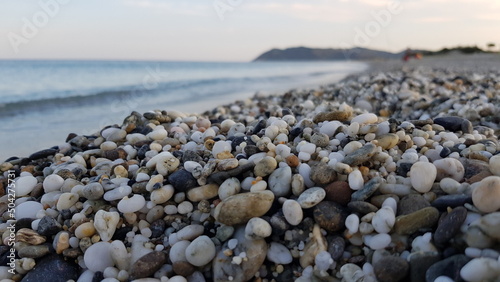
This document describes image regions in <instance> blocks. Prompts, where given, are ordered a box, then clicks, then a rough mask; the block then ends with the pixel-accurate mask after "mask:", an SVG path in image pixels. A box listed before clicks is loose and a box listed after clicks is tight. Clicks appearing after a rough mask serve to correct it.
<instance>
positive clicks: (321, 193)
mask: <svg viewBox="0 0 500 282" xmlns="http://www.w3.org/2000/svg"><path fill="white" fill-rule="evenodd" d="M325 196H326V192H325V190H324V189H323V188H321V187H312V188H309V189H307V190H305V191H304V192H302V194H300V196H299V198H298V199H297V202H298V203H299V204H300V206H301V207H302V208H303V209H309V208H312V207H314V206H315V205H317V204H319V203H320V202H321V201H322V200H323V199H324V198H325Z"/></svg>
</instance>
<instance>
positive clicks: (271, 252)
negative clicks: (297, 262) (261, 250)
mask: <svg viewBox="0 0 500 282" xmlns="http://www.w3.org/2000/svg"><path fill="white" fill-rule="evenodd" d="M267 259H268V260H269V261H272V262H274V263H276V264H289V263H291V262H292V261H293V257H292V254H291V253H290V251H289V250H288V249H287V247H285V246H284V245H282V244H280V243H276V242H271V244H269V249H268V250H267Z"/></svg>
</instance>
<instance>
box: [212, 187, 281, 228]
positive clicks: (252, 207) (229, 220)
mask: <svg viewBox="0 0 500 282" xmlns="http://www.w3.org/2000/svg"><path fill="white" fill-rule="evenodd" d="M273 201H274V194H273V192H271V191H268V190H266V191H259V192H249V193H243V194H236V195H234V196H231V197H228V198H226V199H224V200H222V202H220V203H219V204H218V205H217V207H216V208H215V211H214V217H215V218H216V220H217V221H219V222H220V223H223V224H226V225H236V224H243V223H246V222H247V221H248V220H250V219H251V218H253V217H260V216H262V215H264V214H266V213H267V212H268V211H269V209H270V208H271V206H272V204H273Z"/></svg>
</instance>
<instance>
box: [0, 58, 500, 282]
mask: <svg viewBox="0 0 500 282" xmlns="http://www.w3.org/2000/svg"><path fill="white" fill-rule="evenodd" d="M371 65H372V68H371V69H370V70H369V71H367V72H365V73H360V74H356V75H352V76H349V77H347V78H346V79H344V80H342V81H341V82H338V83H335V84H331V85H326V86H321V87H318V88H316V89H311V90H300V91H299V90H292V91H288V92H286V93H281V94H279V95H255V96H254V97H252V98H249V99H245V100H241V101H235V102H232V101H227V102H228V103H227V104H226V105H223V106H219V107H216V108H214V109H213V110H211V111H206V112H204V113H198V114H194V113H184V112H179V111H164V110H162V109H158V110H153V111H149V112H144V113H139V112H132V113H130V115H128V116H126V117H125V116H124V117H123V118H124V119H123V122H122V123H121V124H111V125H109V126H106V127H104V128H102V129H101V130H100V131H97V132H95V133H94V134H92V135H82V134H81V133H79V130H78V128H75V129H74V131H73V132H74V133H70V132H68V133H69V134H68V137H67V139H66V140H65V142H62V143H64V144H63V145H60V146H56V147H52V148H48V149H46V150H42V151H38V152H33V154H31V155H29V156H26V157H24V158H17V157H13V158H9V159H7V160H2V163H1V164H0V171H1V175H0V196H1V198H0V199H1V200H0V215H1V217H0V234H2V242H0V281H28V282H29V281H68V280H71V281H108V282H111V281H147V282H149V281H151V282H152V281H161V282H165V281H170V282H184V281H193V282H194V281H196V282H197V281H352V282H354V281H366V282H368V281H429V282H432V281H439V282H445V281H500V278H499V277H500V248H499V243H500V154H499V153H500V145H499V142H498V138H499V134H500V96H499V94H500V58H498V56H495V55H484V56H454V57H444V58H424V59H423V60H420V61H410V62H407V63H402V62H374V63H372V64H371ZM230 102H232V103H230ZM55 141H56V140H55ZM61 141H64V140H57V141H56V143H61Z"/></svg>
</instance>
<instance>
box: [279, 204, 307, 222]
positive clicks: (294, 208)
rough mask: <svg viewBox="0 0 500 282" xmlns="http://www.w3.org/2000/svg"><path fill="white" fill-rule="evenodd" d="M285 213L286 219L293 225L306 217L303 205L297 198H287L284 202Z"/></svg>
mask: <svg viewBox="0 0 500 282" xmlns="http://www.w3.org/2000/svg"><path fill="white" fill-rule="evenodd" d="M283 215H284V216H285V219H286V221H287V222H288V223H290V225H293V226H296V225H299V224H300V223H301V222H302V219H303V217H304V213H303V211H302V207H301V206H300V204H299V203H298V202H297V201H295V200H286V201H285V202H284V203H283Z"/></svg>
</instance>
